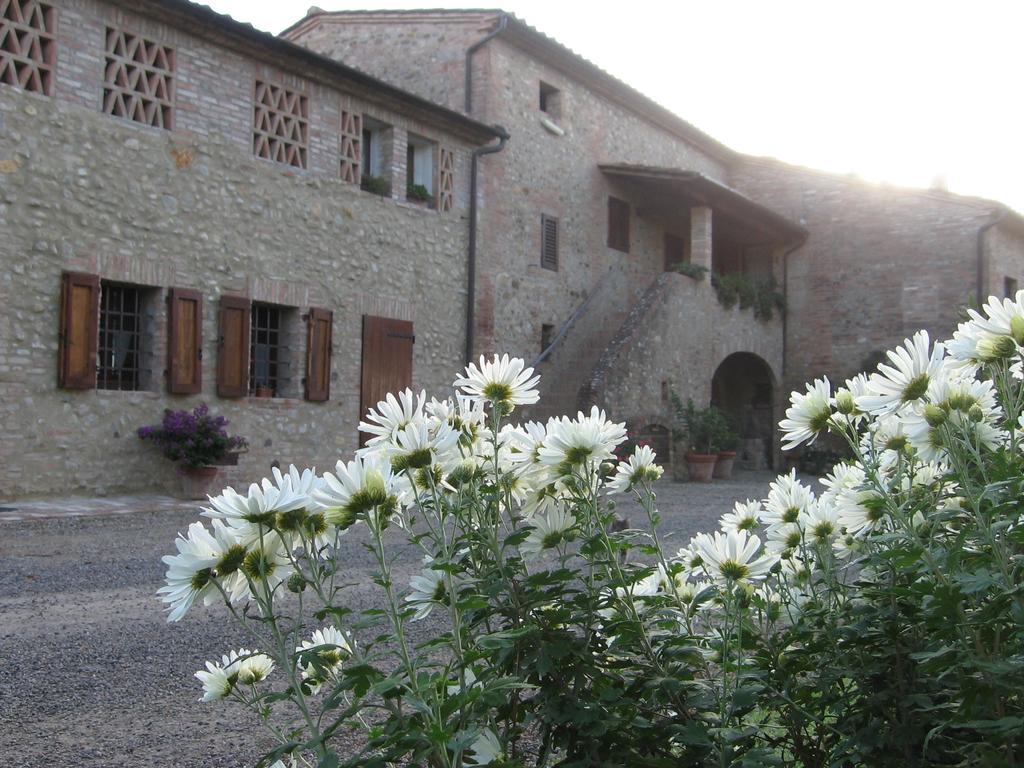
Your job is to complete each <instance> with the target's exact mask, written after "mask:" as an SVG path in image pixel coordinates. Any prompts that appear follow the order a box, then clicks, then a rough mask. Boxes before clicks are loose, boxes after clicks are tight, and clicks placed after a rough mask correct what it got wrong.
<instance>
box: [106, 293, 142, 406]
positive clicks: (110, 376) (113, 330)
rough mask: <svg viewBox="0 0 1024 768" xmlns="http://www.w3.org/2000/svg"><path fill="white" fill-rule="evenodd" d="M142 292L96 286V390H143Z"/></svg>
mask: <svg viewBox="0 0 1024 768" xmlns="http://www.w3.org/2000/svg"><path fill="white" fill-rule="evenodd" d="M145 293H147V291H146V290H145V289H143V288H139V287H138V286H133V285H123V284H121V283H108V282H106V281H104V282H102V283H101V284H100V323H99V344H98V347H97V349H98V353H99V360H98V363H99V364H98V366H97V369H96V388H97V389H123V390H137V389H143V386H142V381H143V374H144V373H145V372H146V371H145V367H144V365H143V353H144V351H145V350H144V341H145V335H146V334H145V312H144V307H145Z"/></svg>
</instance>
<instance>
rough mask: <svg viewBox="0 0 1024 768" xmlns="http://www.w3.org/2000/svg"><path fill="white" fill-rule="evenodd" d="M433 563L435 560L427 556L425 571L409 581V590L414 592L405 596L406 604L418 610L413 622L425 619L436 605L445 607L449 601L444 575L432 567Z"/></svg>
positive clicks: (424, 562) (424, 559)
mask: <svg viewBox="0 0 1024 768" xmlns="http://www.w3.org/2000/svg"><path fill="white" fill-rule="evenodd" d="M433 561H434V558H432V557H431V556H430V555H425V556H424V557H423V570H422V571H420V574H419V575H418V576H413V577H412V578H411V579H410V580H409V588H410V590H412V591H411V592H409V594H408V595H406V596H405V602H407V603H408V604H409V605H410V606H412V607H414V608H415V609H416V613H415V615H414V616H413V617H412V620H413V621H419V620H420V619H425V618H426V617H427V616H428V615H429V614H430V612H431V611H432V610H433V609H434V606H435V605H443V604H444V603H445V601H446V600H447V599H448V592H447V587H446V585H445V582H444V573H443V572H442V571H439V570H437V569H436V568H433V567H432V566H431V563H432V562H433Z"/></svg>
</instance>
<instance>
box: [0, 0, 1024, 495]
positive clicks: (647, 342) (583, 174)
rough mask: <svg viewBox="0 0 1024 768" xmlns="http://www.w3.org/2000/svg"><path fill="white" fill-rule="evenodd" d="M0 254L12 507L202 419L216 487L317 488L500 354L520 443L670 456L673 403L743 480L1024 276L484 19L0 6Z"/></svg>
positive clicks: (982, 215)
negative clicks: (419, 395) (183, 412)
mask: <svg viewBox="0 0 1024 768" xmlns="http://www.w3.org/2000/svg"><path fill="white" fill-rule="evenodd" d="M498 126H502V127H498ZM509 136H510V138H509ZM474 191H475V194H474ZM0 235H2V236H0V264H2V270H0V307H2V308H0V413H2V414H3V423H4V426H5V428H6V430H5V431H6V434H5V440H4V441H3V442H2V443H0V460H3V462H4V464H5V468H6V470H7V472H6V473H5V480H4V481H3V482H2V483H0V498H2V497H5V496H6V497H10V496H17V495H25V494H42V493H67V492H73V491H84V492H89V491H98V492H106V491H110V490H115V489H153V488H169V487H170V486H171V484H172V483H174V482H175V478H174V476H173V470H172V469H171V467H170V466H168V465H167V464H166V463H164V462H161V461H160V460H159V459H158V458H157V457H156V455H155V453H154V452H153V451H151V450H150V449H149V447H148V446H145V445H143V444H141V443H140V442H139V441H138V440H137V439H136V438H135V437H134V433H135V429H136V428H137V427H138V426H140V425H142V424H147V423H153V422H155V421H157V420H158V419H159V417H160V414H161V412H162V410H163V409H164V408H190V407H193V406H195V405H196V404H198V403H199V402H207V403H209V404H210V406H211V408H212V409H213V410H214V411H216V412H218V413H223V414H224V415H226V416H227V417H228V418H229V419H230V420H231V422H232V429H233V431H237V432H238V433H240V434H243V435H245V436H247V437H249V438H250V443H251V445H250V449H249V452H248V453H246V454H243V455H242V457H241V458H240V461H239V464H238V466H237V467H232V468H229V469H227V470H226V472H227V473H228V478H227V479H228V480H229V481H233V482H241V481H247V480H250V479H253V478H254V477H258V476H261V475H263V474H265V473H266V472H267V470H268V468H269V467H270V466H271V464H272V463H273V462H275V461H276V462H279V463H281V464H287V463H289V462H294V463H296V464H310V465H318V466H319V467H321V468H324V467H326V466H329V465H330V464H333V462H334V461H335V459H336V458H337V457H338V456H340V455H343V454H344V453H346V452H348V451H351V450H352V449H353V448H354V447H355V446H356V442H357V434H356V425H357V423H358V420H359V415H360V413H361V412H362V411H363V410H365V408H366V407H367V405H368V404H372V403H374V402H376V400H377V399H378V398H379V397H380V396H381V395H382V394H383V393H384V392H385V391H388V390H393V389H398V388H401V387H404V386H406V385H413V386H415V387H417V388H419V387H424V388H427V389H429V390H432V391H443V390H444V389H445V388H446V387H447V386H448V382H449V381H450V380H451V376H452V374H453V372H454V371H455V370H456V369H458V368H459V367H460V366H461V365H462V363H463V361H464V359H465V357H466V356H467V355H468V354H473V355H475V354H480V353H491V352H508V353H510V354H514V355H519V356H522V357H525V358H526V359H527V360H536V362H537V366H538V368H539V371H540V372H541V373H542V374H543V375H544V379H543V382H542V389H543V395H544V400H543V401H542V402H543V404H544V405H543V409H541V408H535V409H533V411H532V412H531V413H529V414H526V415H531V416H534V417H543V416H546V415H549V414H551V413H554V412H565V411H574V410H575V409H576V407H577V405H586V404H589V403H598V404H601V405H602V406H604V407H606V408H608V409H609V411H610V412H611V414H612V415H613V416H615V417H616V418H619V419H622V420H626V421H628V423H629V424H630V426H631V427H632V429H633V430H634V431H635V432H636V433H638V434H639V435H640V436H645V437H647V438H648V439H650V440H652V441H653V442H654V443H655V447H656V448H657V449H658V450H659V452H660V453H662V455H663V456H664V455H666V451H667V444H668V434H667V430H668V427H669V426H670V425H671V422H672V405H671V394H672V393H673V392H675V393H677V394H679V395H680V396H681V397H682V398H683V399H685V398H687V397H692V398H693V399H694V400H695V401H697V402H698V403H707V402H708V401H713V402H716V403H718V404H720V405H722V406H723V407H725V408H727V409H728V410H730V411H731V412H733V413H734V414H735V416H736V417H737V419H738V420H739V423H740V424H741V428H742V431H743V436H744V438H745V443H744V447H745V452H746V453H745V458H746V460H747V461H748V463H749V464H751V465H763V464H765V463H767V462H770V461H771V460H772V459H773V453H774V449H773V447H774V446H775V444H776V440H775V438H774V432H773V430H774V424H775V422H776V421H777V419H778V418H779V416H780V415H781V409H782V407H783V404H784V402H785V397H786V395H787V393H788V391H789V388H790V387H792V386H795V385H796V384H798V383H799V382H800V381H802V380H804V379H805V378H808V377H811V376H817V375H821V374H823V373H827V374H829V375H830V376H843V375H849V374H850V373H852V372H854V371H855V370H857V369H859V367H860V366H861V364H862V361H864V360H866V359H868V358H869V357H870V356H871V355H873V354H877V350H880V349H884V348H886V347H888V346H891V345H892V344H893V343H895V342H897V341H899V340H900V339H901V338H902V337H903V336H904V335H905V334H906V333H907V332H909V331H912V330H914V329H916V328H917V327H921V326H926V327H928V328H930V329H931V330H933V331H935V332H936V333H937V334H946V333H948V332H949V331H950V330H951V326H952V324H953V322H954V321H955V312H956V307H957V306H958V305H961V304H963V303H964V301H965V300H966V299H967V298H968V297H970V296H974V295H981V294H986V293H989V292H993V291H995V292H1002V291H1004V290H1006V291H1009V290H1011V289H1014V288H1015V286H1016V281H1017V280H1019V279H1021V277H1022V276H1024V226H1022V220H1021V218H1020V216H1018V215H1017V214H1015V213H1013V212H1011V211H1008V210H1006V209H1005V208H1004V207H1002V206H999V205H998V204H995V203H990V202H987V201H980V200H974V199H965V198H958V197H955V196H951V195H942V194H937V193H925V192H920V191H908V190H891V189H882V188H878V187H871V186H868V185H864V184H861V183H858V182H855V181H852V180H849V179H845V178H841V177H835V176H830V175H826V174H820V173H818V172H813V171H807V170H805V169H799V168H793V167H789V166H784V165H782V164H780V163H777V162H774V161H767V160H762V159H757V158H750V157H747V156H744V155H742V154H740V153H737V152H735V151H733V150H731V149H729V148H728V147H725V146H723V145H722V144H721V143H719V142H717V141H715V140H714V139H713V138H712V137H710V136H707V135H706V134H704V133H702V132H700V131H699V130H697V129H695V128H694V127H693V126H691V125H690V124H688V123H686V122H685V121H684V120H682V119H680V118H679V117H677V116H675V115H673V114H672V113H670V112H668V111H667V110H665V109H664V108H662V107H660V106H658V105H657V104H655V103H654V102H652V101H651V100H649V99H647V98H646V97H644V96H643V95H642V94H640V93H638V92H637V91H635V90H634V89H632V88H631V87H629V86H628V85H626V84H624V83H622V82H621V81H618V80H616V79H614V78H612V77H611V76H609V75H608V74H607V73H605V72H603V71H602V70H600V69H598V68H597V67H595V66H594V65H592V64H590V63H589V62H587V61H585V60H584V59H582V58H581V57H579V56H577V55H576V54H574V53H572V52H571V51H569V50H568V49H566V48H564V47H563V46H562V45H560V44H559V43H557V42H556V41H554V40H552V39H550V38H548V37H546V36H545V35H543V34H541V33H539V32H537V31H536V30H535V29H533V28H531V27H529V26H527V25H526V24H524V23H522V22H521V21H519V20H517V19H515V18H514V17H512V16H510V15H508V14H505V13H502V12H500V11H415V12H339V13H326V12H323V11H320V10H319V9H311V10H310V12H309V14H308V15H307V16H306V17H305V18H304V19H302V20H300V21H299V22H297V23H296V24H295V25H293V26H292V27H290V28H289V29H288V30H286V31H285V32H284V33H282V35H281V36H279V37H275V36H272V35H267V34H264V33H260V32H257V31H256V30H254V29H253V28H252V27H249V26H248V25H245V24H240V23H238V22H235V21H233V20H231V19H229V18H227V17H224V16H220V15H218V14H216V13H214V12H212V11H210V10H209V9H207V8H205V7H203V6H199V5H195V4H192V3H189V2H186V1H185V0H142V1H141V2H130V1H129V0H0ZM708 272H710V273H711V274H712V275H714V277H715V279H716V282H717V283H718V284H719V285H731V286H732V287H733V289H734V290H739V289H745V290H748V292H749V291H750V290H753V289H754V288H756V289H757V291H756V295H754V298H753V299H752V304H753V306H745V307H741V306H728V307H727V306H723V302H722V301H721V300H720V299H719V294H718V293H717V292H716V290H715V289H714V288H713V287H712V284H711V282H712V281H711V280H710V279H709V277H708V275H707V273H708ZM748 298H749V296H748ZM783 301H784V304H785V307H786V311H785V312H784V313H783V312H780V311H779V306H778V305H779V304H781V303H783ZM745 303H747V302H745ZM774 458H777V457H774Z"/></svg>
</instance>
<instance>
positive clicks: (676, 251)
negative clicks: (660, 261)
mask: <svg viewBox="0 0 1024 768" xmlns="http://www.w3.org/2000/svg"><path fill="white" fill-rule="evenodd" d="M685 261H686V241H685V240H683V238H681V237H679V236H678V235H673V234H671V233H669V232H666V233H665V271H666V272H671V271H673V270H674V269H675V268H676V267H677V266H679V265H680V264H682V263H683V262H685Z"/></svg>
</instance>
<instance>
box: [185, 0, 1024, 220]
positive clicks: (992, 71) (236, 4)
mask: <svg viewBox="0 0 1024 768" xmlns="http://www.w3.org/2000/svg"><path fill="white" fill-rule="evenodd" d="M204 2H205V3H206V4H208V5H210V6H211V7H213V8H214V9H216V10H218V11H220V12H221V13H227V14H230V15H231V16H233V17H234V18H236V19H238V20H241V21H246V22H249V23H250V24H253V25H254V26H256V27H258V28H259V29H263V30H265V31H268V32H274V33H277V32H280V31H281V30H282V29H284V28H285V27H287V26H288V25H289V24H291V23H293V22H294V21H297V20H298V19H300V18H302V16H304V15H305V13H306V9H307V8H308V7H309V5H310V0H204ZM315 4H317V5H319V6H320V7H322V8H324V10H346V9H357V8H415V7H429V8H444V7H453V8H459V7H467V6H469V7H473V3H472V2H466V0H461V1H460V0H455V1H454V2H453V1H452V0H425V2H424V3H423V4H422V5H420V6H418V5H417V4H416V3H415V2H410V1H408V0H366V1H365V2H362V3H361V2H358V0H315ZM480 7H495V6H494V3H492V2H483V3H481V4H480ZM498 7H501V8H503V9H504V10H506V11H511V12H512V13H514V14H516V16H518V17H519V18H520V19H523V20H524V21H526V22H527V23H529V24H531V25H532V26H534V27H536V28H537V29H539V30H540V31H542V32H544V33H546V34H548V35H550V36H552V37H554V38H555V39H557V40H558V41H559V42H561V43H562V44H563V45H566V46H568V47H569V48H571V49H573V50H574V51H576V52H577V53H579V54H581V55H583V56H584V57H585V58H587V59H589V60H590V61H592V62H594V63H595V64H597V65H598V66H600V67H602V68H603V69H605V70H606V71H608V72H610V73H611V74H613V75H615V76H616V77H619V78H620V79H622V80H624V81H626V82H627V83H629V84H630V85H632V86H633V87H634V88H636V89H637V90H639V91H641V92H642V93H644V94H645V95H647V96H649V97H651V98H652V99H654V100H655V101H657V102H658V103H660V104H662V105H663V106H665V107H667V108H668V109H670V110H672V111H673V112H675V113H676V114H678V115H679V116H680V117H682V118H683V119H685V120H687V121H689V122H690V123H692V124H694V125H696V126H697V127H698V128H700V129H702V130H703V131H705V132H707V133H709V134H711V135H712V136H713V137H715V138H716V139H718V140H719V141H721V142H722V143H724V144H726V145H727V146H730V147H732V148H733V149H736V150H738V151H741V152H746V153H749V154H753V155H765V156H770V157H776V158H778V159H780V160H784V161H786V162H790V163H796V164H799V165H806V166H810V167H813V168H819V169H822V170H827V171H833V172H837V173H844V174H854V175H857V176H859V177H861V178H863V179H866V180H869V181H873V182H878V183H886V184H894V185H899V186H911V187H931V186H935V185H944V186H946V187H947V188H948V189H949V190H950V191H952V192H957V193H960V194H966V195H978V196H981V197H988V198H992V199H995V200H999V201H1001V202H1004V203H1006V204H1007V205H1010V206H1012V207H1014V208H1015V209H1016V210H1018V211H1021V212H1024V93H1022V88H1024V39H1022V30H1024V2H1021V1H1020V0H960V1H959V2H949V1H947V0H931V2H919V1H918V0H888V1H887V2H877V1H876V0H859V1H855V0H846V1H845V2H838V1H835V0H816V1H813V2H812V1H810V0H761V1H760V2H753V1H752V0H701V2H694V1H693V0H675V2H665V1H662V0H632V2H630V3H628V4H623V3H610V2H609V3H597V2H593V1H591V2H579V1H577V0H558V2H553V1H552V0H506V2H504V3H502V4H500V6H498ZM624 8H628V13H626V12H624V11H623V9H624ZM348 63H350V64H353V65H355V66H358V65H359V63H358V62H357V61H350V62H348Z"/></svg>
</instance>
